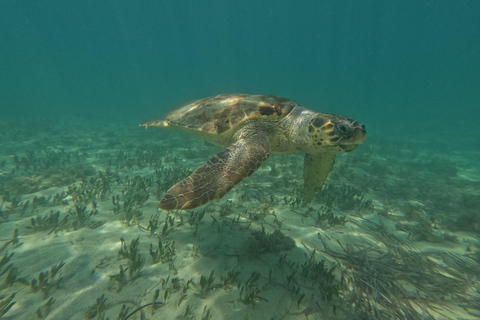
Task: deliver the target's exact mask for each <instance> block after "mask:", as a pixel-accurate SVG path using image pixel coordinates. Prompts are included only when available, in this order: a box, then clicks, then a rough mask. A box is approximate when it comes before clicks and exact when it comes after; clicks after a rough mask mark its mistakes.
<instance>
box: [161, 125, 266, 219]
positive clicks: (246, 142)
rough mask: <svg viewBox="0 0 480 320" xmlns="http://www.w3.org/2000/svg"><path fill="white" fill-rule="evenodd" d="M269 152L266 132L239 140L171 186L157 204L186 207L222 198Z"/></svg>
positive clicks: (261, 161) (178, 208)
mask: <svg viewBox="0 0 480 320" xmlns="http://www.w3.org/2000/svg"><path fill="white" fill-rule="evenodd" d="M269 155H270V145H269V142H268V138H267V136H266V135H265V134H262V133H257V134H254V135H252V136H250V137H247V138H244V139H240V140H238V141H237V142H235V143H234V144H233V145H231V146H230V147H229V148H227V149H225V150H223V151H222V152H219V153H218V154H217V155H216V156H215V157H213V158H211V159H210V160H208V161H207V163H205V164H204V165H202V166H201V167H200V168H198V169H197V170H195V171H194V172H193V173H192V174H191V175H190V176H189V177H187V178H185V179H183V180H182V181H180V182H178V183H177V184H175V185H174V186H173V187H171V188H170V189H169V190H168V191H167V193H166V194H165V195H164V196H163V198H162V200H161V201H160V204H159V205H158V206H159V207H160V208H161V209H164V210H175V209H176V210H186V209H193V208H196V207H199V206H201V205H203V204H205V203H207V202H209V201H212V200H214V199H220V198H222V197H223V196H224V195H225V194H227V192H228V191H230V190H231V189H232V188H233V187H234V186H235V185H237V184H238V183H239V182H240V181H242V180H243V179H244V178H246V177H249V176H250V175H252V174H253V173H254V172H255V171H256V170H257V169H258V168H259V167H260V166H261V165H262V163H263V162H265V160H267V158H268V156H269Z"/></svg>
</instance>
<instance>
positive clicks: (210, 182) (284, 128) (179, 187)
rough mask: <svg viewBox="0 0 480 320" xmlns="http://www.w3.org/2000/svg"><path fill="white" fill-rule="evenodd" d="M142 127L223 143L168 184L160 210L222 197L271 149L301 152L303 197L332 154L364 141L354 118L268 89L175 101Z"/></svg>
mask: <svg viewBox="0 0 480 320" xmlns="http://www.w3.org/2000/svg"><path fill="white" fill-rule="evenodd" d="M140 125H141V126H144V127H146V128H148V127H160V128H167V129H181V130H184V131H186V132H188V133H191V134H193V135H195V136H197V137H199V138H201V139H203V140H206V141H208V142H211V143H213V144H215V145H217V146H220V147H222V148H225V149H224V150H223V151H221V152H219V153H218V154H217V155H216V156H214V157H213V158H211V159H210V160H208V161H207V162H206V163H205V164H204V165H202V166H201V167H199V168H198V169H197V170H195V171H194V172H193V173H192V174H191V175H190V176H189V177H187V178H185V179H184V180H182V181H180V182H178V183H177V184H175V185H174V186H173V187H171V188H170V189H169V190H168V191H167V193H166V194H165V195H164V196H163V198H162V200H161V201H160V204H159V207H160V208H161V209H164V210H186V209H193V208H196V207H199V206H201V205H204V204H206V203H207V202H209V201H212V200H214V199H220V198H222V197H223V196H224V195H225V194H227V192H229V191H230V190H231V189H232V188H233V187H234V186H235V185H237V184H238V183H239V182H240V181H242V179H244V178H246V177H249V176H250V175H251V174H253V173H254V172H255V171H256V170H257V169H258V168H259V167H260V166H261V165H262V163H263V162H265V160H267V158H268V156H269V155H270V153H272V152H273V153H281V154H291V153H299V152H304V153H306V155H305V160H304V168H303V179H304V188H305V198H304V202H305V203H309V202H310V201H311V200H312V199H313V197H314V196H315V193H316V192H317V191H319V190H321V188H322V186H323V184H324V182H325V180H326V178H327V176H328V174H329V172H330V170H331V169H332V167H333V164H334V162H335V155H336V154H337V153H341V152H349V151H352V150H354V149H355V148H356V147H357V146H359V145H360V144H362V143H363V142H364V141H365V137H366V130H365V126H364V125H363V124H361V123H359V122H357V121H355V120H352V119H349V118H346V117H343V116H337V115H334V114H329V113H317V112H313V111H310V110H308V109H306V108H304V107H303V106H302V105H300V104H299V103H297V102H295V101H292V100H289V99H286V98H281V97H276V96H271V95H249V94H235V93H234V94H221V95H218V96H214V97H209V98H204V99H200V100H196V101H191V102H187V103H184V104H181V105H179V106H178V107H176V108H174V109H173V110H172V111H170V112H169V113H168V114H167V115H165V117H164V120H153V121H148V122H144V123H141V124H140Z"/></svg>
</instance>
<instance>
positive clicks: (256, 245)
mask: <svg viewBox="0 0 480 320" xmlns="http://www.w3.org/2000/svg"><path fill="white" fill-rule="evenodd" d="M248 247H249V251H250V252H252V253H255V254H262V253H268V252H275V253H276V252H280V251H285V250H291V249H293V248H295V241H294V240H293V239H292V238H290V237H287V236H286V235H284V234H283V233H282V232H281V231H280V230H278V229H277V230H275V231H274V232H273V233H266V232H265V227H263V226H262V230H261V231H253V232H252V237H251V238H250V244H249V246H248Z"/></svg>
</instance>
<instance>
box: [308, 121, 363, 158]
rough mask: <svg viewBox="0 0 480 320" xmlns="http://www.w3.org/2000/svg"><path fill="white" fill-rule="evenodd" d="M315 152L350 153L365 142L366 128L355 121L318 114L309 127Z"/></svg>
mask: <svg viewBox="0 0 480 320" xmlns="http://www.w3.org/2000/svg"><path fill="white" fill-rule="evenodd" d="M308 134H309V137H310V139H311V143H312V145H311V146H312V148H313V149H314V150H315V152H312V153H318V152H329V151H332V152H335V153H337V152H350V151H352V150H354V149H355V148H356V147H358V146H359V145H361V144H362V143H363V142H364V141H365V137H366V135H367V130H366V129H365V126H364V125H363V124H361V123H360V122H358V121H355V120H353V119H350V118H347V117H343V116H338V115H335V114H330V113H319V114H316V115H315V117H314V118H313V119H312V121H311V122H310V124H309V126H308Z"/></svg>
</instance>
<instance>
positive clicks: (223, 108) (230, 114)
mask: <svg viewBox="0 0 480 320" xmlns="http://www.w3.org/2000/svg"><path fill="white" fill-rule="evenodd" d="M298 105H300V104H298V103H297V102H295V101H292V100H289V99H287V98H282V97H277V96H272V95H251V94H237V93H229V94H221V95H217V96H214V97H208V98H204V99H200V100H195V101H190V102H186V103H183V104H181V105H179V106H177V107H175V108H174V109H172V110H171V111H170V112H169V113H168V114H167V115H165V120H167V122H168V123H170V124H174V125H176V126H181V127H186V128H189V129H194V130H198V131H201V132H205V133H210V134H222V133H224V132H227V131H229V130H231V129H233V130H235V129H236V128H238V127H239V126H240V125H241V124H242V123H244V122H245V121H247V120H261V121H270V120H278V119H280V118H283V117H285V116H286V115H287V114H289V113H290V111H291V110H292V109H293V108H294V107H295V106H298Z"/></svg>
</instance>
